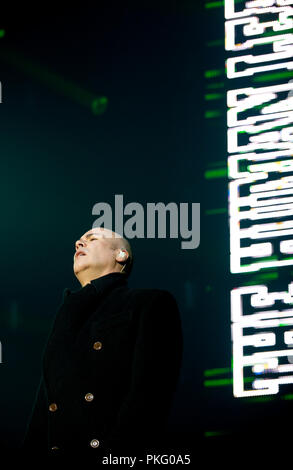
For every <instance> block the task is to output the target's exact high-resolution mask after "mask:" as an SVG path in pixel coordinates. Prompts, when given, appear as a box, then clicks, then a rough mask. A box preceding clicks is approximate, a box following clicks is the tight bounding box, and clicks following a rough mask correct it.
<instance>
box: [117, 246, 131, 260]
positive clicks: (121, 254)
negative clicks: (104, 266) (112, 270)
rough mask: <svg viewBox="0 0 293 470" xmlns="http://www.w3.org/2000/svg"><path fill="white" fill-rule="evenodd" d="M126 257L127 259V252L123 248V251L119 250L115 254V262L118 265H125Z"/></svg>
mask: <svg viewBox="0 0 293 470" xmlns="http://www.w3.org/2000/svg"><path fill="white" fill-rule="evenodd" d="M128 257H129V254H128V251H127V250H125V249H124V248H123V249H121V248H119V250H118V251H117V254H116V261H118V263H125V261H127V259H128Z"/></svg>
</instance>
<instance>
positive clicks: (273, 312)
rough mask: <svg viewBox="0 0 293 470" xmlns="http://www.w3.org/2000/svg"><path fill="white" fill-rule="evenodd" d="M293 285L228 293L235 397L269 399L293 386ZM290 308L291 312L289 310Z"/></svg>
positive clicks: (253, 287) (254, 287) (251, 287)
mask: <svg viewBox="0 0 293 470" xmlns="http://www.w3.org/2000/svg"><path fill="white" fill-rule="evenodd" d="M292 305H293V283H291V284H289V286H288V291H285V292H268V288H267V286H265V285H256V286H245V287H239V288H236V289H233V290H232V291H231V318H232V322H233V323H232V339H233V388H234V395H235V396H236V397H244V396H255V395H271V394H276V393H278V391H279V386H280V385H282V384H291V383H293V308H292ZM290 306H291V308H290Z"/></svg>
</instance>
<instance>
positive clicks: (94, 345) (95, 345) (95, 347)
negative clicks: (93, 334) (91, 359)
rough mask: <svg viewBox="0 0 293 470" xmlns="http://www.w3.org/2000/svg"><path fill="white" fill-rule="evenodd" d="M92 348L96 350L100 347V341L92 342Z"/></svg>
mask: <svg viewBox="0 0 293 470" xmlns="http://www.w3.org/2000/svg"><path fill="white" fill-rule="evenodd" d="M93 348H94V349H95V350H96V351H98V350H99V349H102V343H101V341H96V342H95V343H94V344H93Z"/></svg>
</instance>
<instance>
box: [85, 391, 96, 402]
mask: <svg viewBox="0 0 293 470" xmlns="http://www.w3.org/2000/svg"><path fill="white" fill-rule="evenodd" d="M84 398H85V400H86V401H93V399H94V395H93V394H92V393H87V394H86V395H85V397H84Z"/></svg>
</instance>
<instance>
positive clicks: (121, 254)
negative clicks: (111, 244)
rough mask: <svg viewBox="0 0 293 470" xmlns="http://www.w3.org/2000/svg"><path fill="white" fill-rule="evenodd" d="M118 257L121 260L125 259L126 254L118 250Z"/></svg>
mask: <svg viewBox="0 0 293 470" xmlns="http://www.w3.org/2000/svg"><path fill="white" fill-rule="evenodd" d="M119 256H122V258H125V256H126V254H125V253H124V252H123V251H122V250H120V253H119Z"/></svg>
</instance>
